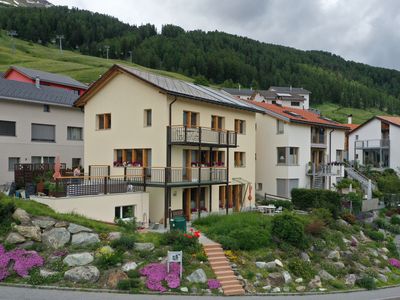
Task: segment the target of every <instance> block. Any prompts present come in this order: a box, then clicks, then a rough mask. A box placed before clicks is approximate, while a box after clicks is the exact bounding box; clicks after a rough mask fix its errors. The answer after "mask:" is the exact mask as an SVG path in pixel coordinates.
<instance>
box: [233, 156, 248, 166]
mask: <svg viewBox="0 0 400 300" xmlns="http://www.w3.org/2000/svg"><path fill="white" fill-rule="evenodd" d="M245 166H246V153H245V152H235V167H239V168H240V167H245Z"/></svg>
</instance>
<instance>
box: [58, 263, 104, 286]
mask: <svg viewBox="0 0 400 300" xmlns="http://www.w3.org/2000/svg"><path fill="white" fill-rule="evenodd" d="M99 277H100V271H99V269H97V268H96V267H94V266H84V267H75V268H73V269H71V270H68V271H67V272H65V273H64V279H65V280H69V281H72V282H96V281H97V280H99Z"/></svg>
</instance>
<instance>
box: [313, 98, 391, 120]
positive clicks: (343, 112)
mask: <svg viewBox="0 0 400 300" xmlns="http://www.w3.org/2000/svg"><path fill="white" fill-rule="evenodd" d="M312 106H313V107H314V108H316V109H318V110H320V111H321V112H322V114H323V115H324V116H325V117H328V118H330V119H332V120H335V121H337V122H340V123H347V116H348V115H350V114H351V115H353V123H354V124H361V123H363V122H365V121H366V120H368V119H370V118H372V117H373V116H376V115H387V113H385V112H383V111H381V110H379V109H375V108H369V109H366V110H363V109H358V108H351V107H342V106H339V105H337V104H334V103H323V104H317V105H312Z"/></svg>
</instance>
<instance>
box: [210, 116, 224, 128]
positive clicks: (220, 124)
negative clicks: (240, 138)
mask: <svg viewBox="0 0 400 300" xmlns="http://www.w3.org/2000/svg"><path fill="white" fill-rule="evenodd" d="M224 128H225V118H224V117H220V116H211V129H213V130H222V129H224Z"/></svg>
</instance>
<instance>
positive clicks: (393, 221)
mask: <svg viewBox="0 0 400 300" xmlns="http://www.w3.org/2000/svg"><path fill="white" fill-rule="evenodd" d="M390 223H391V224H394V225H399V224H400V218H399V217H398V216H397V215H395V216H392V217H391V218H390Z"/></svg>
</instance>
